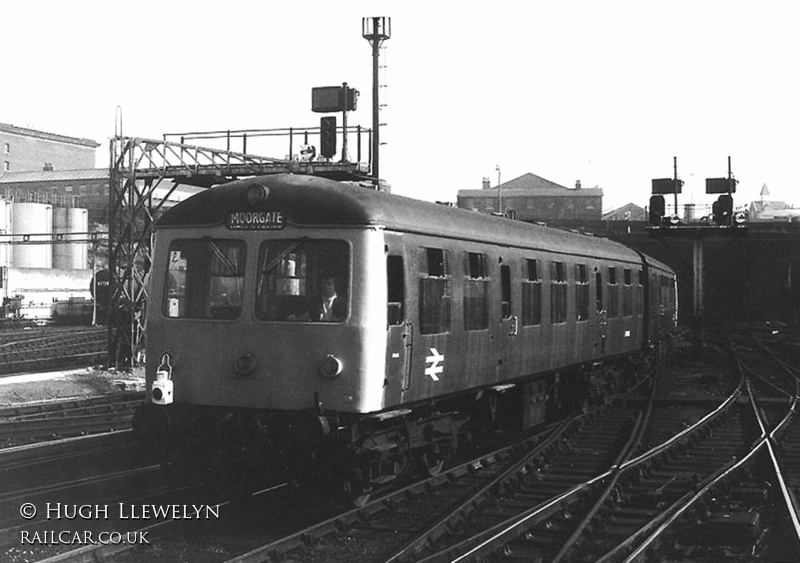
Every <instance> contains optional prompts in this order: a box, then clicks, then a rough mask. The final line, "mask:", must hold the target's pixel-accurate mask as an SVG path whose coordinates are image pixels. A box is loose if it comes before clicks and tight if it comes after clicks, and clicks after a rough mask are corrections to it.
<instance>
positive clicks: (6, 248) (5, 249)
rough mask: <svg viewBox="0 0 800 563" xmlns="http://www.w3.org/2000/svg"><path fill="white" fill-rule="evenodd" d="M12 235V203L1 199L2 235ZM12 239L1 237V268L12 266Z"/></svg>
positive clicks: (0, 225)
mask: <svg viewBox="0 0 800 563" xmlns="http://www.w3.org/2000/svg"><path fill="white" fill-rule="evenodd" d="M9 234H11V202H10V201H8V200H6V199H0V235H9ZM9 242H11V239H10V238H9V237H7V236H3V237H0V268H2V267H10V266H11V245H10V244H8V243H9Z"/></svg>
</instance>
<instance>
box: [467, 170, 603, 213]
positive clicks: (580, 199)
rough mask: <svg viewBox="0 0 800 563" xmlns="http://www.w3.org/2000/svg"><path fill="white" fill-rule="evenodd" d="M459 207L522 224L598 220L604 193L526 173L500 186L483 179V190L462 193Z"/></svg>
mask: <svg viewBox="0 0 800 563" xmlns="http://www.w3.org/2000/svg"><path fill="white" fill-rule="evenodd" d="M458 207H461V208H464V209H474V210H476V211H480V212H483V213H497V212H502V213H506V214H512V215H513V216H514V217H515V218H516V219H517V220H520V221H545V222H548V221H561V220H568V221H572V220H581V221H584V220H599V219H600V218H601V215H602V210H603V190H602V189H600V188H588V189H582V188H581V187H580V182H577V183H576V186H575V188H574V189H571V188H567V187H564V186H561V185H559V184H556V183H555V182H551V181H550V180H545V179H544V178H541V177H539V176H537V175H535V174H531V173H527V174H523V175H522V176H520V177H519V178H515V179H513V180H510V181H508V182H504V183H502V184H500V186H499V187H498V186H494V187H491V186H490V185H489V180H488V179H484V181H483V189H481V190H459V191H458ZM511 212H513V213H511Z"/></svg>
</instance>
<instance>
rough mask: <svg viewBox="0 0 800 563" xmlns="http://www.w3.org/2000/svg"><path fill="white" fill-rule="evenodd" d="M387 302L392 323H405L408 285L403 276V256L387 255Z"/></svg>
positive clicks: (387, 309)
mask: <svg viewBox="0 0 800 563" xmlns="http://www.w3.org/2000/svg"><path fill="white" fill-rule="evenodd" d="M386 282H387V284H388V287H387V290H388V291H387V301H388V302H387V304H386V313H387V319H388V322H389V324H390V325H400V324H403V321H404V320H405V316H406V313H405V301H406V285H405V279H404V278H403V257H402V256H387V257H386Z"/></svg>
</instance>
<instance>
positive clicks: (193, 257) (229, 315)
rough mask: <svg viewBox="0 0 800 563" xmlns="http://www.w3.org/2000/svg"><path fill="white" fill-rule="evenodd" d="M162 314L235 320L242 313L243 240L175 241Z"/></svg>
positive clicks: (189, 317)
mask: <svg viewBox="0 0 800 563" xmlns="http://www.w3.org/2000/svg"><path fill="white" fill-rule="evenodd" d="M168 259H169V264H168V265H167V279H166V292H165V295H164V302H163V308H162V311H163V314H164V315H165V316H167V317H171V318H184V319H236V318H238V317H239V316H240V315H241V313H242V296H243V295H244V293H243V292H244V265H245V244H244V241H241V240H226V239H211V238H207V237H206V238H203V239H193V240H176V241H173V242H172V244H171V245H170V248H169V258H168Z"/></svg>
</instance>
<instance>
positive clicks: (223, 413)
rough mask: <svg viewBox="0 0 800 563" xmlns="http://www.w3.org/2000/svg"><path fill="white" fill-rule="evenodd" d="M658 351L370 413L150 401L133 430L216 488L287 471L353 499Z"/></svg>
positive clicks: (250, 484)
mask: <svg viewBox="0 0 800 563" xmlns="http://www.w3.org/2000/svg"><path fill="white" fill-rule="evenodd" d="M655 356H656V354H654V353H653V351H652V350H651V351H649V353H644V352H643V353H638V354H634V355H628V356H621V357H618V358H614V359H611V360H607V361H604V362H595V363H591V364H582V365H578V366H573V367H571V368H568V369H561V370H558V371H552V372H548V373H544V374H537V375H535V376H531V377H528V378H522V379H520V380H517V381H514V382H509V383H508V384H505V385H497V386H492V387H486V388H482V389H478V390H475V389H473V390H470V391H467V392H464V393H461V394H459V395H455V396H449V397H442V398H438V399H436V400H431V401H427V402H425V403H418V404H415V405H409V406H404V407H401V408H398V409H394V410H391V411H385V412H380V413H375V414H369V415H364V414H356V413H336V412H325V411H321V410H314V409H309V410H308V411H263V410H256V409H229V408H221V407H201V406H194V405H182V404H173V405H169V406H158V405H151V404H150V405H146V406H145V407H143V408H142V409H140V411H138V412H137V413H136V416H135V418H134V430H135V431H136V434H137V437H138V438H139V439H140V442H141V443H142V444H144V445H146V446H147V449H148V450H149V451H150V452H151V453H152V454H155V455H157V456H158V457H159V458H161V460H165V459H167V458H173V459H175V458H180V459H182V461H184V462H186V463H188V464H189V465H190V466H192V467H194V468H198V467H204V468H205V471H206V476H207V482H208V483H209V486H210V487H211V488H212V489H213V491H214V494H215V495H217V496H227V497H231V496H232V497H236V496H246V495H248V494H250V493H252V492H253V491H255V490H258V489H259V488H260V487H262V486H268V485H269V481H270V479H273V480H274V479H286V478H288V479H290V480H293V481H294V482H296V483H297V484H298V485H299V486H300V488H301V489H302V490H304V491H308V492H310V493H312V494H314V495H316V496H320V497H322V496H329V495H330V494H331V492H334V491H336V492H339V493H343V494H344V495H345V496H346V498H347V501H348V502H351V503H353V504H356V505H358V504H361V503H362V502H364V501H365V500H366V498H367V497H368V495H369V494H370V493H371V492H373V491H375V490H378V489H380V488H381V487H383V486H386V485H388V484H390V483H392V482H396V481H397V480H398V479H402V478H404V477H409V476H415V475H420V474H425V473H427V474H431V475H433V474H436V473H437V472H438V471H439V470H441V468H442V466H443V464H444V462H445V460H446V459H447V458H448V457H449V456H451V455H453V454H454V453H455V452H457V451H458V449H459V447H460V445H461V444H463V443H464V442H468V441H470V439H471V436H472V434H473V432H475V431H476V429H477V428H479V427H481V426H484V427H485V426H487V425H488V426H489V427H493V428H510V427H511V428H513V427H516V428H534V427H536V426H539V425H542V424H545V423H547V422H552V421H553V420H556V419H558V418H560V417H563V416H566V415H568V414H570V413H574V412H576V411H580V410H581V409H583V410H585V409H587V408H589V407H591V406H592V405H596V404H599V403H602V402H604V401H607V400H608V399H609V398H610V397H611V396H613V395H614V394H616V393H619V392H621V391H623V390H625V389H626V388H629V387H630V386H631V385H633V384H634V383H635V382H636V381H637V380H638V379H639V378H640V377H641V374H642V373H644V372H646V371H647V370H646V369H645V368H646V366H647V365H648V364H650V363H652V362H653V361H655V360H656V358H655Z"/></svg>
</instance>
